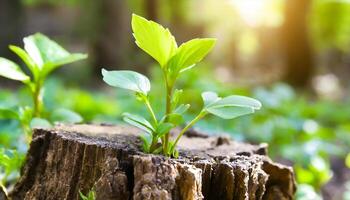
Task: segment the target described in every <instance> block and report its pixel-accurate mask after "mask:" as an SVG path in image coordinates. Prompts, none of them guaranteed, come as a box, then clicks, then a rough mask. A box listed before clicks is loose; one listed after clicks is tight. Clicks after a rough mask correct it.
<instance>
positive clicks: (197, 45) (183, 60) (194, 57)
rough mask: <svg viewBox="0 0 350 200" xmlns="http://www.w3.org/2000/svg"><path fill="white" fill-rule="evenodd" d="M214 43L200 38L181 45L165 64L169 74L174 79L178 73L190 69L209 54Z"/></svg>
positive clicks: (213, 40)
mask: <svg viewBox="0 0 350 200" xmlns="http://www.w3.org/2000/svg"><path fill="white" fill-rule="evenodd" d="M215 42H216V39H213V38H201V39H193V40H190V41H188V42H186V43H184V44H182V45H181V46H180V47H179V48H178V49H177V50H176V54H175V55H174V56H173V57H172V58H171V59H170V60H169V62H168V64H167V68H168V70H169V72H170V73H171V74H172V76H175V77H176V76H177V75H178V73H180V72H183V71H186V70H188V69H190V68H192V67H193V66H194V65H195V64H196V63H198V62H200V61H201V60H202V59H203V58H204V57H205V56H206V55H207V54H208V53H209V52H210V50H211V49H212V48H213V47H214V45H215Z"/></svg>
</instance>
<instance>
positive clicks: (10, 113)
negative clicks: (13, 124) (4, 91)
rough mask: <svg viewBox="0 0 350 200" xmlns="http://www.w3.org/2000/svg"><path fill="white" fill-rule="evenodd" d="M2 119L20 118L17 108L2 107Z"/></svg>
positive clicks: (0, 112) (0, 110) (0, 115)
mask: <svg viewBox="0 0 350 200" xmlns="http://www.w3.org/2000/svg"><path fill="white" fill-rule="evenodd" d="M0 119H19V116H18V112H17V110H16V108H4V107H0Z"/></svg>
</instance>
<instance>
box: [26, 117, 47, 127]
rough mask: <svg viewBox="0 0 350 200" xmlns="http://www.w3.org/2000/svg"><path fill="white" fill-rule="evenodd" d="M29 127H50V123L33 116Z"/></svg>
mask: <svg viewBox="0 0 350 200" xmlns="http://www.w3.org/2000/svg"><path fill="white" fill-rule="evenodd" d="M30 127H31V128H51V127H52V125H51V123H50V122H49V121H47V120H46V119H42V118H33V119H32V121H31V122H30Z"/></svg>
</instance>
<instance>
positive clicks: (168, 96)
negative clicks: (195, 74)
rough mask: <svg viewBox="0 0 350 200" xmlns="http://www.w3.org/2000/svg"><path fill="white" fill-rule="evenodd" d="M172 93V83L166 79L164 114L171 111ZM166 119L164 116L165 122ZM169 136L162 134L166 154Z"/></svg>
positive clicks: (166, 114)
mask: <svg viewBox="0 0 350 200" xmlns="http://www.w3.org/2000/svg"><path fill="white" fill-rule="evenodd" d="M172 94H173V85H169V84H168V82H167V80H166V111H165V116H168V115H169V114H170V113H171V97H172ZM167 121H168V118H167V117H166V118H165V122H167ZM169 137H170V134H169V133H167V134H165V136H164V146H163V153H164V154H167V152H168V149H169Z"/></svg>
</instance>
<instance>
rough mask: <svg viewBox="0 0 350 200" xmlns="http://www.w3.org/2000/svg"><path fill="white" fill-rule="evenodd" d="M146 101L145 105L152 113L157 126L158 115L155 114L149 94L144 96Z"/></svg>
mask: <svg viewBox="0 0 350 200" xmlns="http://www.w3.org/2000/svg"><path fill="white" fill-rule="evenodd" d="M144 101H145V105H146V107H147V109H148V112H149V113H150V114H151V117H152V120H153V122H154V124H155V125H156V126H157V125H158V120H157V117H156V115H155V114H154V111H153V109H152V106H151V104H150V102H149V100H148V97H147V96H146V97H145V98H144Z"/></svg>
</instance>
